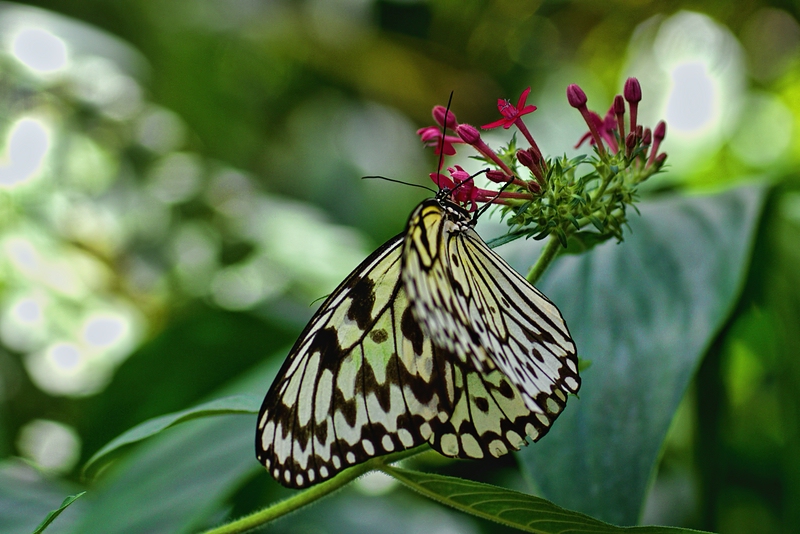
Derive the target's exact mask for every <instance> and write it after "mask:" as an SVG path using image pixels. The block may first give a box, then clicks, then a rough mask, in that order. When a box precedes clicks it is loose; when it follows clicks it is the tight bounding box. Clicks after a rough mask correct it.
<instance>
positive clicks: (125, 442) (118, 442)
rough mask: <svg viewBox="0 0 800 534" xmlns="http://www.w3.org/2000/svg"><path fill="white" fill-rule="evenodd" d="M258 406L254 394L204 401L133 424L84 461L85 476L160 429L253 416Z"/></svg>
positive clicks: (258, 400) (93, 472)
mask: <svg viewBox="0 0 800 534" xmlns="http://www.w3.org/2000/svg"><path fill="white" fill-rule="evenodd" d="M260 405H261V400H260V399H259V398H258V397H256V396H254V395H234V396H231V397H224V398H221V399H216V400H213V401H209V402H204V403H203V404H200V405H198V406H194V407H192V408H189V409H186V410H181V411H179V412H174V413H170V414H166V415H162V416H161V417H154V418H153V419H148V420H147V421H145V422H144V423H141V424H139V425H136V426H135V427H133V428H131V429H130V430H128V431H127V432H124V433H122V434H121V435H120V436H118V437H116V438H114V439H113V440H111V441H110V442H109V443H108V444H107V445H106V446H105V447H103V448H102V449H100V450H99V451H97V453H95V455H94V456H92V457H91V458H90V459H89V461H88V462H86V465H85V466H84V468H83V472H84V476H86V477H87V478H91V477H92V476H94V474H95V473H96V472H97V470H98V469H100V468H102V467H103V466H104V465H106V463H107V462H109V461H110V460H111V459H112V458H113V457H114V456H116V455H117V454H118V453H119V452H120V451H122V450H123V449H125V448H127V447H128V446H129V445H132V444H134V443H137V442H139V441H142V440H144V439H147V438H150V437H153V436H154V435H156V434H158V433H159V432H161V431H162V430H166V429H167V428H170V427H172V426H174V425H177V424H179V423H185V422H186V421H191V420H192V419H198V418H201V417H211V416H215V415H224V414H246V413H250V414H255V413H258V408H259V406H260Z"/></svg>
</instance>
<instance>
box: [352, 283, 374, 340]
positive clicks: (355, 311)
mask: <svg viewBox="0 0 800 534" xmlns="http://www.w3.org/2000/svg"><path fill="white" fill-rule="evenodd" d="M349 296H350V298H351V299H352V300H351V302H350V308H348V309H347V318H348V319H350V320H351V321H355V323H356V325H358V327H359V328H360V329H361V330H366V329H367V328H368V327H369V325H370V322H371V320H372V308H373V307H374V306H375V282H373V281H372V280H371V279H370V278H369V277H367V276H364V277H361V278H360V279H359V280H358V282H356V283H355V284H354V285H353V288H352V289H351V290H350V293H349Z"/></svg>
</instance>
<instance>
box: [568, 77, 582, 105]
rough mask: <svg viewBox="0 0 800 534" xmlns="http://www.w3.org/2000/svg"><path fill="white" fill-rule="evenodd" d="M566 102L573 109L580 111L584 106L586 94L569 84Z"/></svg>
mask: <svg viewBox="0 0 800 534" xmlns="http://www.w3.org/2000/svg"><path fill="white" fill-rule="evenodd" d="M567 102H569V105H570V106H572V107H573V108H577V109H580V108H582V107H583V106H585V105H586V93H584V92H583V89H581V88H580V87H578V85H577V84H574V83H572V84H569V85H568V86H567Z"/></svg>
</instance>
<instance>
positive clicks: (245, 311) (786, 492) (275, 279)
mask: <svg viewBox="0 0 800 534" xmlns="http://www.w3.org/2000/svg"><path fill="white" fill-rule="evenodd" d="M797 18H798V6H797V4H796V3H790V2H772V3H770V2H762V1H758V0H755V1H752V2H748V3H746V4H736V8H735V9H734V7H733V5H732V4H730V3H728V2H722V1H718V2H711V1H696V2H687V1H678V2H647V1H641V0H630V1H627V2H625V1H616V2H591V1H584V2H564V1H544V2H536V1H530V2H528V1H512V0H505V1H502V0H501V1H473V0H458V1H456V0H443V1H427V2H426V1H414V0H397V1H382V0H378V1H373V0H310V1H306V2H290V1H266V0H262V1H259V0H224V1H211V0H208V1H206V0H197V1H192V2H185V1H177V0H162V1H158V2H155V1H146V0H130V1H127V2H105V1H100V0H80V1H70V2H63V1H58V0H51V1H41V2H29V3H26V4H25V5H23V4H14V3H5V2H3V3H0V37H2V42H0V46H1V47H2V48H0V147H2V148H0V455H1V456H2V457H3V458H5V460H3V463H2V465H1V466H0V472H1V473H3V475H2V480H3V484H6V485H8V484H11V485H13V484H16V483H17V482H18V483H19V486H18V487H19V488H23V489H24V491H23V489H20V490H19V492H17V490H16V489H14V488H11V487H10V486H8V487H6V488H5V489H2V490H0V497H3V496H4V495H5V496H6V497H8V499H7V500H6V501H5V502H4V503H3V501H2V499H0V509H3V510H5V511H6V512H8V510H10V509H11V508H15V513H17V514H18V515H19V516H20V518H21V519H20V520H19V523H18V525H23V526H24V527H25V528H23V527H19V528H21V530H20V532H25V531H26V529H27V530H30V529H31V528H33V526H35V525H36V524H37V523H38V522H39V521H40V520H41V518H42V517H43V515H44V513H46V512H47V511H48V510H50V509H53V508H55V507H56V506H57V505H58V503H59V502H60V501H61V499H62V498H63V497H64V496H66V495H68V494H69V492H74V491H77V489H79V488H80V487H81V485H82V484H83V482H82V481H81V479H80V476H79V469H80V466H81V464H82V463H83V462H85V461H86V460H87V459H88V458H89V457H90V456H91V455H92V454H93V453H95V452H96V451H97V450H98V449H99V448H100V447H102V446H103V445H104V444H105V443H107V442H108V441H109V440H111V439H112V438H114V437H115V436H117V435H118V434H120V433H121V432H123V431H125V430H126V429H128V428H130V427H132V426H133V425H135V424H137V423H140V422H142V421H144V420H146V419H148V418H150V417H154V416H158V415H161V414H164V413H168V412H171V411H175V410H180V409H184V408H187V407H189V406H191V405H193V404H196V403H198V402H201V401H204V400H208V399H211V398H215V397H218V396H220V394H221V392H224V391H241V390H248V391H253V392H262V393H265V392H266V390H267V387H268V385H269V378H265V377H269V376H271V375H270V373H274V372H275V368H276V366H278V365H279V364H280V363H281V361H282V360H283V358H284V357H285V355H286V350H287V347H288V346H290V344H291V343H292V342H293V340H294V338H295V337H296V335H297V334H298V333H299V331H300V330H301V329H302V327H303V326H304V324H305V322H306V321H307V320H308V318H309V317H310V315H311V313H312V312H313V307H312V306H310V303H311V302H312V301H314V300H315V299H317V298H319V297H321V296H323V295H325V294H327V293H328V292H330V291H331V290H332V288H333V287H335V285H336V284H337V283H338V282H339V281H340V280H341V279H342V278H343V277H344V276H345V275H346V274H347V273H348V272H349V271H350V270H351V269H352V268H353V267H354V266H355V265H357V264H358V262H359V261H360V260H361V259H363V258H364V257H365V256H366V255H367V254H368V253H369V252H370V251H371V250H373V249H374V248H376V247H377V246H378V245H379V244H380V243H382V242H383V241H384V240H385V239H387V238H389V237H390V236H392V235H394V234H395V233H397V232H399V231H400V230H402V228H403V226H404V224H405V221H406V217H407V216H408V214H409V212H410V210H411V209H412V208H413V206H414V205H415V203H416V202H418V201H419V200H420V199H422V198H424V197H425V194H423V193H421V192H419V190H417V189H414V188H408V187H402V186H397V185H394V184H388V183H386V182H379V181H371V180H361V179H360V177H361V176H364V175H383V176H388V177H392V178H396V179H402V180H407V181H411V182H415V183H420V184H426V185H427V182H428V179H427V173H428V172H430V171H432V170H433V169H434V167H435V165H436V161H435V159H434V157H433V155H432V154H431V153H430V151H425V150H423V148H422V147H421V144H420V142H419V140H418V139H417V138H416V136H415V133H414V132H415V130H416V129H417V128H419V127H421V126H426V125H428V124H430V123H431V119H430V115H429V113H430V109H431V107H432V106H433V105H434V104H444V103H446V101H447V98H448V95H449V94H450V92H451V91H454V100H453V102H454V104H453V109H454V110H455V112H456V114H457V115H458V117H459V119H460V120H461V121H462V122H467V123H471V124H484V123H487V122H490V121H492V120H494V119H496V118H497V110H496V106H495V102H496V99H497V98H511V99H512V100H515V99H516V97H517V96H518V95H519V93H520V92H521V91H522V90H523V89H524V88H525V87H527V86H531V87H532V89H533V90H532V93H531V96H530V97H529V99H528V102H529V103H532V104H535V105H537V106H538V107H539V110H538V111H537V112H536V113H534V114H533V115H532V116H531V118H530V120H528V121H527V124H528V125H529V127H530V128H531V130H532V132H533V133H534V136H536V138H537V140H538V143H539V146H540V147H541V148H542V150H543V151H544V152H545V153H546V154H549V155H551V156H557V155H560V154H562V153H564V152H566V153H567V154H569V155H574V154H576V153H577V152H576V150H575V149H574V148H573V147H574V144H575V143H576V142H577V140H578V139H579V138H580V136H581V135H582V133H583V131H584V129H585V126H582V122H581V119H580V116H579V115H578V114H577V113H576V112H575V110H573V109H571V108H570V107H569V106H568V104H567V102H566V98H565V96H564V94H565V93H564V91H565V88H566V86H567V84H569V83H578V84H579V85H581V86H582V87H583V88H584V90H585V91H586V93H587V94H588V96H589V106H590V107H591V108H592V109H594V110H596V111H598V112H599V113H600V114H601V115H602V114H603V113H604V112H605V110H606V109H607V107H608V105H609V104H610V103H611V100H612V98H613V95H614V94H616V93H617V92H619V91H620V90H621V87H622V83H623V81H624V80H625V78H627V77H628V76H637V77H638V78H639V80H640V81H641V84H642V89H643V94H644V100H643V102H642V104H641V107H640V109H641V115H640V116H641V122H644V123H645V124H647V125H650V126H653V125H654V124H655V123H656V121H657V120H659V119H664V120H666V122H667V124H668V133H667V139H666V141H665V142H664V144H663V148H664V150H665V151H666V152H667V153H668V154H669V159H668V161H667V162H668V164H669V168H668V172H667V173H665V174H662V175H659V176H656V177H655V178H653V179H652V180H651V182H650V183H649V184H648V188H647V189H648V191H650V193H649V194H653V195H655V194H657V193H659V192H660V193H661V194H664V192H665V191H678V192H683V193H686V194H694V193H697V192H700V191H703V192H708V191H711V192H716V191H722V190H725V189H728V188H730V187H733V186H736V185H739V184H743V183H753V182H757V183H761V184H764V185H766V186H768V187H769V188H770V194H769V198H768V200H767V203H766V207H765V211H764V214H763V217H762V218H761V219H760V221H759V225H758V234H757V235H758V237H757V240H756V243H755V247H754V248H753V254H752V259H751V260H750V263H749V268H748V271H747V282H746V284H745V285H744V288H743V290H742V293H741V295H740V296H739V297H738V300H737V302H738V304H737V305H736V309H735V311H734V313H733V314H732V315H731V317H729V318H728V320H727V321H726V322H725V326H724V327H723V328H722V330H721V331H720V332H717V333H716V334H717V335H716V336H715V337H714V339H713V340H709V341H710V343H709V349H708V352H707V354H706V356H705V358H704V360H703V363H702V365H701V366H700V368H699V371H698V375H697V377H696V379H695V382H694V383H693V385H692V387H691V388H690V389H689V391H688V394H687V396H686V397H685V398H684V401H683V403H682V404H681V408H680V409H679V410H678V412H677V417H676V419H675V421H674V422H673V425H672V427H671V430H670V434H669V436H668V439H667V440H666V441H665V443H664V446H663V451H662V456H661V460H660V467H659V469H658V472H657V474H656V475H654V477H653V481H652V489H651V491H650V492H649V496H648V499H647V501H646V503H645V506H644V512H643V516H642V521H644V522H646V523H661V524H675V525H682V526H689V527H695V528H703V529H709V530H715V531H720V532H754V531H758V532H793V531H796V529H797V527H796V525H798V524H800V512H798V510H797V509H796V508H798V507H797V506H796V505H797V503H799V502H800V425H798V420H799V419H800V364H798V354H800V328H798V327H797V323H798V320H799V319H800V269H798V267H800V247H798V245H800V181H799V180H798V176H797V168H798V161H799V160H800V133H799V132H798V126H800V25H799V24H798V21H797ZM498 135H499V136H498V137H497V139H504V138H503V137H502V136H503V132H500V133H499V134H498ZM505 138H507V137H505ZM489 139H493V138H492V137H491V136H489ZM465 161H466V160H465ZM468 163H469V162H466V163H465V164H468ZM647 194H648V193H647V192H644V193H643V196H646V195H647ZM684 237H685V236H681V235H677V234H676V235H675V236H674V238H675V240H676V241H677V242H680V240H681V239H683V238H684ZM620 246H621V247H624V246H625V244H622V245H620ZM499 250H500V252H501V253H502V249H499ZM583 290H585V291H591V288H583ZM244 383H248V384H249V389H248V388H245V387H244V386H243V385H242V384H244ZM234 384H236V385H234ZM234 419H235V418H234ZM253 421H254V418H252V417H251V418H245V417H242V419H241V424H239V422H238V420H237V422H234V425H233V426H234V427H235V428H236V429H238V430H236V431H237V432H243V433H244V434H246V435H247V439H246V440H245V441H246V442H250V441H251V440H252V437H251V436H252V432H253V431H254V424H253ZM236 425H238V426H236ZM556 426H557V425H556ZM192 432H193V437H191V440H193V441H194V442H197V441H198V440H209V441H208V442H213V443H222V445H220V447H222V448H220V449H218V452H219V455H220V457H224V456H225V452H226V449H225V448H224V447H223V445H224V439H223V438H221V437H220V436H230V435H231V434H230V433H231V432H232V431H231V430H230V429H228V430H215V429H214V428H212V426H211V425H209V426H208V428H206V427H202V428H201V427H200V426H198V427H196V428H193V429H192ZM215 432H216V434H215ZM195 434H196V435H195ZM175 439H176V442H175V444H174V446H175V447H182V445H181V444H180V443H179V442H178V438H175ZM184 439H187V440H190V437H186V436H184ZM247 454H249V455H250V456H247V457H243V458H235V459H228V461H231V462H234V463H237V462H238V463H241V464H243V465H246V466H247V468H246V469H245V472H246V476H245V475H237V476H238V478H237V477H233V478H232V479H231V480H225V481H222V480H220V481H219V485H220V486H219V488H221V489H219V488H218V489H217V490H216V491H217V494H215V495H216V496H215V500H213V502H212V501H209V502H208V503H204V502H201V500H197V501H196V502H197V503H198V504H197V506H198V510H197V511H196V512H195V514H196V516H194V517H195V518H194V519H192V521H188V520H187V521H185V522H184V523H182V524H181V526H180V529H178V530H181V529H182V530H187V529H188V530H191V528H192V525H194V528H197V526H198V525H199V526H203V525H205V526H208V525H213V524H215V523H217V522H219V521H222V520H223V519H224V518H225V517H227V516H228V515H229V514H230V515H232V516H236V515H240V514H243V513H245V512H248V511H250V510H253V509H255V508H258V507H261V506H264V505H265V504H267V503H268V502H270V501H271V500H273V499H275V498H277V497H279V496H283V495H285V494H286V492H285V491H284V490H282V489H280V488H278V487H277V484H275V483H274V482H273V481H272V480H271V479H270V478H269V477H268V476H267V475H266V474H265V473H263V472H261V471H259V470H258V469H257V464H256V462H255V459H254V458H253V456H252V454H251V453H250V452H248V453H247ZM18 458H23V459H24V462H23V461H20V460H19V459H18ZM214 458H217V457H214ZM131 461H133V460H131ZM136 461H138V462H145V461H146V460H145V459H143V457H138V460H136ZM220 461H224V460H220ZM427 462H428V464H426V466H427V467H426V468H428V469H439V470H441V471H442V472H447V473H449V474H455V475H466V474H469V476H470V477H472V478H478V479H480V480H485V481H489V482H492V483H497V484H503V485H507V486H510V487H519V488H521V487H523V481H522V480H521V478H520V477H519V475H518V473H517V470H516V463H515V460H514V459H513V457H512V458H506V459H503V460H499V461H496V462H481V463H463V462H456V463H454V462H447V461H445V460H444V459H435V458H429V459H428V460H427ZM237 465H238V464H237ZM150 467H151V468H153V469H155V468H154V467H153V465H150ZM146 472H150V473H153V472H158V471H157V469H156V470H155V471H146ZM237 472H238V471H237ZM171 476H172V475H171ZM15 481H16V482H15ZM359 484H360V485H359V486H358V487H357V488H356V489H353V490H348V492H347V493H343V494H341V495H340V496H339V497H337V499H338V500H331V501H326V502H325V503H324V504H322V505H320V506H319V507H316V508H314V510H313V511H312V512H309V513H308V514H306V515H303V516H296V517H301V519H295V520H294V521H295V523H289V522H284V523H280V524H279V526H277V527H276V528H278V530H281V529H283V530H285V531H287V532H292V531H297V532H303V531H308V530H309V529H317V531H325V528H330V525H328V527H324V526H323V525H324V524H325V523H324V522H323V519H322V518H325V521H331V519H330V518H331V517H332V516H333V515H332V514H339V515H340V516H341V521H342V522H344V523H342V524H345V525H349V526H348V527H347V528H345V527H342V530H336V529H332V530H331V531H343V532H344V531H350V532H355V531H358V529H367V530H365V531H369V529H370V528H374V527H375V525H377V524H381V525H382V527H383V528H384V530H383V531H385V532H404V531H410V529H412V528H416V527H419V526H420V525H424V526H425V527H426V528H428V531H429V532H434V531H438V532H481V531H489V530H490V529H492V528H495V527H493V526H490V524H489V523H485V522H481V521H478V520H474V519H472V518H469V517H466V516H463V515H459V514H456V513H454V512H450V511H449V510H445V509H444V508H440V507H438V506H436V505H434V504H432V503H429V502H426V501H423V500H421V499H420V498H418V497H416V496H414V495H412V494H410V493H408V492H400V491H399V490H397V488H396V487H395V486H392V485H391V484H388V483H386V482H385V481H383V480H382V479H375V480H372V481H369V480H365V481H364V482H359ZM95 488H96V489H97V492H98V493H100V494H101V495H103V493H102V492H103V491H105V492H106V494H108V495H113V494H114V491H113V489H114V482H106V483H105V485H103V484H99V485H97V486H96V487H95ZM202 489H203V488H194V489H193V491H196V492H197V493H198V494H201V493H203V491H201V490H202ZM144 491H145V490H144V489H142V492H144ZM379 495H383V497H380V498H379V497H378V496H379ZM9 496H10V497H9ZM363 496H370V498H374V499H375V500H374V501H370V502H371V503H372V504H370V505H369V506H368V508H369V509H370V510H371V512H370V513H372V514H373V515H374V514H378V515H379V516H380V517H383V518H384V520H383V521H384V522H383V523H382V522H381V521H378V520H374V521H373V522H372V523H370V522H369V521H371V520H372V519H370V518H372V517H373V516H372V515H369V513H366V508H364V507H365V506H367V505H366V504H364V501H363V499H362V498H361V497H363ZM365 498H366V497H365ZM15 499H16V500H15ZM102 499H103V497H100V500H102ZM109 499H111V501H109ZM106 500H107V501H109V502H110V503H111V504H108V507H107V508H108V509H109V510H112V511H113V510H115V508H114V507H115V506H118V510H119V509H122V508H124V507H125V506H126V504H125V503H124V502H120V503H118V504H114V503H113V499H112V497H108V498H107V499H106ZM9 503H13V504H9ZM20 503H23V504H20ZM376 503H377V504H376ZM201 505H202V506H201ZM26 506H27V508H26ZM98 506H99V505H98ZM76 508H78V509H77V510H76V511H75V512H74V517H72V519H70V517H67V516H68V515H69V514H65V516H64V518H63V519H64V526H63V527H62V528H64V529H68V528H69V527H70V526H74V525H76V524H80V520H81V519H80V508H79V507H78V505H76ZM362 508H364V509H363V510H362ZM375 510H379V511H380V513H378V512H376V511H375ZM409 511H410V512H409ZM134 512H136V513H138V514H140V515H146V514H148V511H147V510H134V511H132V512H130V513H134ZM364 514H366V515H364ZM381 514H382V515H381ZM196 517H200V518H201V519H200V520H198V519H196ZM336 517H339V516H338V515H337V516H336ZM356 517H362V519H363V521H362V523H363V524H360V526H359V524H355V523H357V521H355V519H353V518H356ZM387 517H389V518H394V519H395V520H396V528H395V527H392V528H390V527H388V526H386V519H385V518H387ZM26 518H27V519H26ZM348 518H349V519H348ZM373 519H374V518H373ZM26 521H27V522H26ZM98 521H100V520H98ZM347 521H351V522H354V521H355V523H353V524H355V526H353V525H352V524H350V523H346V522H347ZM280 525H283V526H280ZM298 525H301V526H298ZM14 526H15V527H16V526H17V524H14ZM57 526H58V525H56V526H55V527H54V531H58V530H56V527H57ZM415 526H416V527H415ZM754 526H757V527H758V528H757V529H755V530H754ZM9 528H10V527H9ZM176 529H177V527H176ZM348 529H349V530H348ZM14 531H15V532H16V530H14ZM63 531H65V532H66V531H68V530H63ZM100 531H102V530H100ZM109 531H111V530H109ZM120 531H129V532H134V531H137V530H136V528H134V527H132V526H129V529H128V530H124V529H123V530H120ZM373 531H374V530H373Z"/></svg>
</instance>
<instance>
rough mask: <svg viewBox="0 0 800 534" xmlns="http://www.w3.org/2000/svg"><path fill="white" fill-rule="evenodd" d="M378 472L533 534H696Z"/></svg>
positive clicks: (466, 485)
mask: <svg viewBox="0 0 800 534" xmlns="http://www.w3.org/2000/svg"><path fill="white" fill-rule="evenodd" d="M382 470H383V471H384V472H385V473H387V474H388V475H390V476H392V477H394V478H396V479H397V480H399V481H400V482H402V483H403V484H405V485H406V486H408V487H409V488H411V489H413V490H414V491H417V492H419V493H421V494H422V495H425V496H426V497H428V498H430V499H433V500H435V501H438V502H440V503H442V504H446V505H448V506H452V507H453V508H455V509H457V510H460V511H462V512H465V513H467V514H471V515H474V516H478V517H481V518H483V519H488V520H490V521H495V522H497V523H500V524H503V525H506V526H509V527H513V528H517V529H519V530H522V531H523V532H535V533H537V534H562V533H566V532H583V533H597V534H604V533H608V534H616V533H621V532H631V533H634V534H678V533H690V532H699V531H697V530H689V529H682V528H674V527H633V528H621V527H617V526H614V525H610V524H608V523H604V522H602V521H598V520H597V519H594V518H592V517H589V516H587V515H584V514H581V513H578V512H572V511H570V510H566V509H564V508H561V507H560V506H556V505H555V504H553V503H551V502H550V501H547V500H545V499H542V498H540V497H534V496H533V495H527V494H525V493H520V492H518V491H513V490H510V489H506V488H501V487H498V486H492V485H489V484H483V483H481V482H473V481H471V480H465V479H462V478H455V477H449V476H444V475H437V474H432V473H420V472H418V471H409V470H407V469H401V468H398V467H391V466H386V467H383V468H382Z"/></svg>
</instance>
